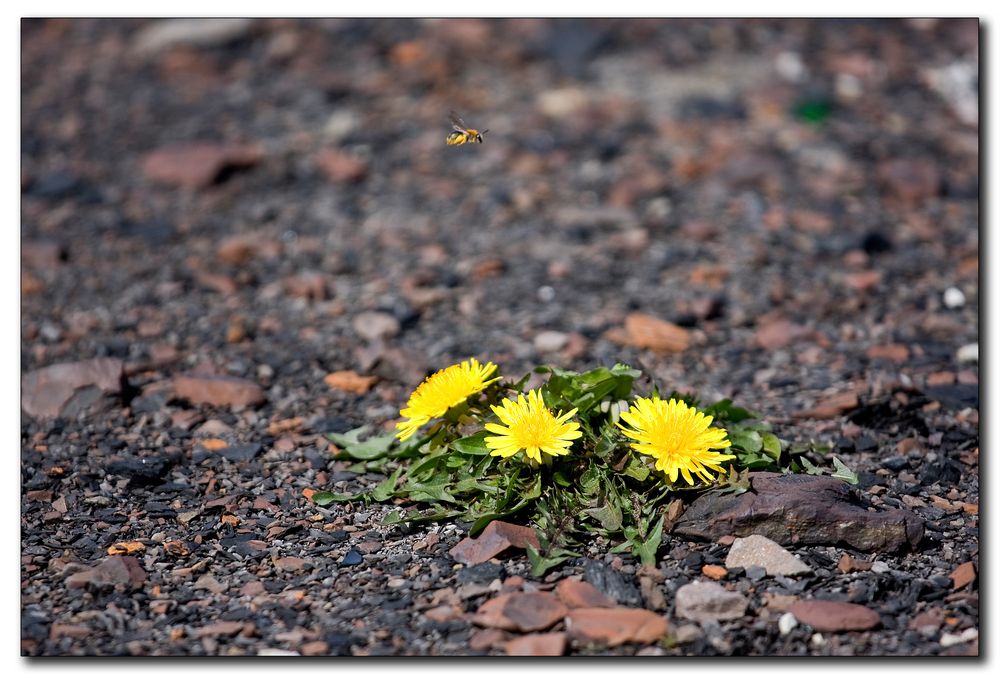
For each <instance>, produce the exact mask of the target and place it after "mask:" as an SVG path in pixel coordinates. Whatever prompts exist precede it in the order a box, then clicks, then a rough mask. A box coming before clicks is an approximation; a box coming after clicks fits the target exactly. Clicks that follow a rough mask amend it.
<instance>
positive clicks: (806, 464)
mask: <svg viewBox="0 0 1000 674" xmlns="http://www.w3.org/2000/svg"><path fill="white" fill-rule="evenodd" d="M799 461H801V462H802V467H803V468H804V469H805V471H806V472H807V473H809V474H810V475H822V474H823V469H822V468H817V467H816V466H814V465H813V463H812V462H811V461H810V460H809V459H807V458H806V457H804V456H800V457H799Z"/></svg>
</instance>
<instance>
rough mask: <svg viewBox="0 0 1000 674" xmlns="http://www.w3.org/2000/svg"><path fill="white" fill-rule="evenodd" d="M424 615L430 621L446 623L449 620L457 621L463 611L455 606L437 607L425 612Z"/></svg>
mask: <svg viewBox="0 0 1000 674" xmlns="http://www.w3.org/2000/svg"><path fill="white" fill-rule="evenodd" d="M424 615H425V616H427V618H428V619H429V620H433V621H435V622H439V623H444V622H448V621H449V620H455V619H456V618H458V617H459V616H461V615H462V611H461V610H459V609H457V608H455V607H454V606H435V607H434V608H432V609H430V610H428V611H425V612H424Z"/></svg>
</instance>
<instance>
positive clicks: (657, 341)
mask: <svg viewBox="0 0 1000 674" xmlns="http://www.w3.org/2000/svg"><path fill="white" fill-rule="evenodd" d="M619 339H622V340H623V341H624V342H625V343H626V344H627V345H629V346H634V347H636V348H638V349H650V350H651V351H656V352H658V353H679V352H681V351H683V350H685V349H686V348H688V346H690V344H691V332H690V331H689V330H687V329H685V328H682V327H680V326H679V325H674V324H673V323H669V322H667V321H662V320H660V319H659V318H655V317H654V316H650V315H649V314H643V313H639V312H634V313H631V314H629V315H628V316H627V317H626V318H625V332H624V335H623V336H622V337H620V338H619Z"/></svg>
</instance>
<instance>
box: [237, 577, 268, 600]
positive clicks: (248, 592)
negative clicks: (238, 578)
mask: <svg viewBox="0 0 1000 674" xmlns="http://www.w3.org/2000/svg"><path fill="white" fill-rule="evenodd" d="M265 592H267V589H266V588H265V587H264V583H262V582H260V581H259V580H251V581H249V582H247V583H244V585H243V587H241V588H240V595H242V596H244V597H256V596H257V595H261V594H264V593H265Z"/></svg>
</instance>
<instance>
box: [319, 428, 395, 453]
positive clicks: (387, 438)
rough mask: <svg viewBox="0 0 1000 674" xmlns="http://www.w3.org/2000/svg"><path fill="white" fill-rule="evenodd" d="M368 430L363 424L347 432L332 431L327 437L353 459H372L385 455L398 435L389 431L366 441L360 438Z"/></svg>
mask: <svg viewBox="0 0 1000 674" xmlns="http://www.w3.org/2000/svg"><path fill="white" fill-rule="evenodd" d="M367 430H368V427H367V426H362V427H361V428H355V429H354V430H352V431H348V432H347V433H330V434H329V435H328V436H327V437H329V438H330V440H332V441H333V442H334V443H336V445H337V446H338V447H340V448H341V450H342V451H343V452H344V453H346V454H347V455H348V456H349V457H351V458H352V459H359V460H362V461H370V460H372V459H378V458H381V457H383V456H385V455H386V453H387V452H388V451H389V446H390V445H391V444H392V442H393V440H395V439H396V436H395V435H394V434H392V433H387V434H385V435H376V436H373V437H371V438H368V439H367V440H364V441H361V440H359V439H358V438H359V436H360V435H361V434H362V433H364V432H365V431H367Z"/></svg>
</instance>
